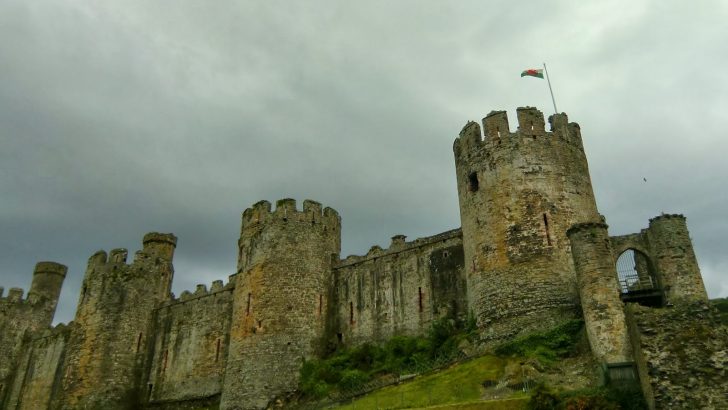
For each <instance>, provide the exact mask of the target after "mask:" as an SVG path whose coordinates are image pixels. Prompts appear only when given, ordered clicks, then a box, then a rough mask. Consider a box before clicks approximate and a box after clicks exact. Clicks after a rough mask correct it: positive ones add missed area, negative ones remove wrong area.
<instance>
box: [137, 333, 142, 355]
mask: <svg viewBox="0 0 728 410" xmlns="http://www.w3.org/2000/svg"><path fill="white" fill-rule="evenodd" d="M141 347H142V332H139V337H137V348H136V352H137V353H139V349H141Z"/></svg>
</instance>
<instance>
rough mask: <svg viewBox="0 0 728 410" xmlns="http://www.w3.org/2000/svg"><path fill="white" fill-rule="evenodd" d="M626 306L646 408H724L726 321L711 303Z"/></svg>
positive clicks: (727, 403) (727, 401) (727, 400)
mask: <svg viewBox="0 0 728 410" xmlns="http://www.w3.org/2000/svg"><path fill="white" fill-rule="evenodd" d="M626 311H627V318H628V323H629V327H630V340H631V343H632V347H633V350H634V351H635V361H636V364H637V369H638V372H639V378H640V382H641V384H642V390H643V392H644V393H645V398H646V399H647V402H648V405H649V407H650V409H686V410H687V409H691V410H692V409H726V408H728V383H726V378H727V377H728V370H727V369H728V323H727V322H726V318H725V317H723V318H721V315H720V313H719V312H718V311H717V309H715V308H714V307H712V306H710V305H709V304H708V303H707V302H705V301H692V302H688V303H684V304H676V305H675V306H674V307H671V308H666V309H650V308H646V307H642V306H639V305H637V304H629V305H627V309H626Z"/></svg>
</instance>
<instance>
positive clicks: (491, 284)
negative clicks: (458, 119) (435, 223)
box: [453, 107, 600, 339]
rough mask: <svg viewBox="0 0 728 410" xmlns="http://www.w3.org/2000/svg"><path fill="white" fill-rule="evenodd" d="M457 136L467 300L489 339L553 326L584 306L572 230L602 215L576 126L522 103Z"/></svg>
mask: <svg viewBox="0 0 728 410" xmlns="http://www.w3.org/2000/svg"><path fill="white" fill-rule="evenodd" d="M517 115H518V130H516V132H513V133H512V132H510V130H509V127H508V117H507V115H506V113H505V112H504V111H494V112H491V113H490V114H488V116H486V117H485V118H484V119H483V128H484V135H483V137H482V138H481V131H480V126H479V125H478V124H477V123H475V122H469V123H468V124H466V125H465V127H464V128H463V130H462V131H461V132H460V136H459V137H458V138H457V139H456V140H455V143H454V147H453V150H454V152H455V167H456V171H457V183H458V197H459V200H460V217H461V221H462V230H463V247H464V252H465V264H466V268H465V269H466V277H467V283H468V300H469V304H470V309H471V310H472V311H473V313H474V314H475V315H476V318H477V321H478V325H479V327H480V328H481V334H482V335H483V337H484V338H486V339H493V338H501V337H509V336H513V335H515V334H517V333H520V332H524V331H531V330H535V329H539V328H543V327H546V326H550V325H552V324H554V323H555V322H557V321H559V320H563V318H564V317H565V316H564V315H567V316H566V317H568V315H573V312H574V311H575V309H576V307H577V306H578V294H577V290H576V276H575V273H574V266H573V261H572V258H571V250H570V245H569V241H568V239H567V237H566V230H567V229H569V228H570V227H571V226H572V225H573V224H575V223H579V222H589V221H599V220H600V216H599V213H598V211H597V207H596V202H595V200H594V193H593V191H592V185H591V179H590V177H589V169H588V165H587V161H586V156H585V155H584V148H583V145H582V141H581V133H580V130H579V126H578V124H575V123H568V118H567V116H566V114H555V115H553V116H551V117H550V118H549V122H550V124H551V131H549V132H547V131H546V130H545V127H544V117H543V114H542V113H541V112H540V111H538V110H537V109H535V108H530V107H526V108H518V110H517Z"/></svg>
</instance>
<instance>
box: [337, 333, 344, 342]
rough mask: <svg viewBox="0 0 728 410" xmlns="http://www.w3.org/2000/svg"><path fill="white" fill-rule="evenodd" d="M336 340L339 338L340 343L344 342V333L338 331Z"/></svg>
mask: <svg viewBox="0 0 728 410" xmlns="http://www.w3.org/2000/svg"><path fill="white" fill-rule="evenodd" d="M336 340H338V341H339V343H343V342H344V335H343V334H342V333H337V334H336Z"/></svg>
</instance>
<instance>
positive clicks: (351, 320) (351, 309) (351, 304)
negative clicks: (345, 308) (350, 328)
mask: <svg viewBox="0 0 728 410" xmlns="http://www.w3.org/2000/svg"><path fill="white" fill-rule="evenodd" d="M349 324H350V325H353V324H354V302H349Z"/></svg>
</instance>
